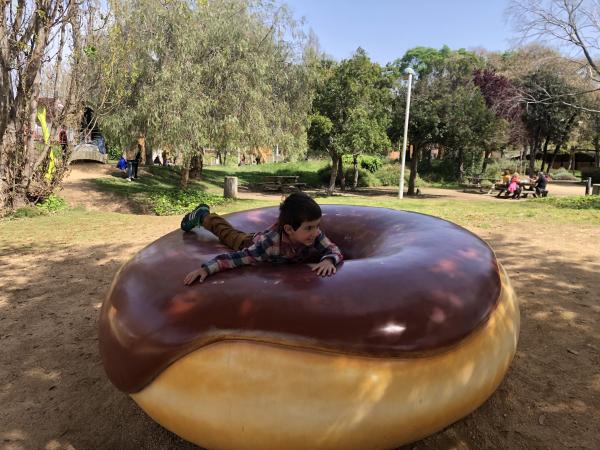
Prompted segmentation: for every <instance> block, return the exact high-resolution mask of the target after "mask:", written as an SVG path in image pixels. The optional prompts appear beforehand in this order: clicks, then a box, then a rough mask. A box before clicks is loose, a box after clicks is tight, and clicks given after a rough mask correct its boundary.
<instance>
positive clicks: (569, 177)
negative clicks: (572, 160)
mask: <svg viewBox="0 0 600 450" xmlns="http://www.w3.org/2000/svg"><path fill="white" fill-rule="evenodd" d="M550 176H551V177H552V179H553V180H566V181H579V178H577V177H576V176H574V175H573V174H571V172H569V171H568V170H567V169H565V168H564V167H561V168H560V169H558V170H557V171H556V172H552V173H551V174H550Z"/></svg>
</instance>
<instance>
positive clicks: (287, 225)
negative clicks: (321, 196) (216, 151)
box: [181, 192, 343, 285]
mask: <svg viewBox="0 0 600 450" xmlns="http://www.w3.org/2000/svg"><path fill="white" fill-rule="evenodd" d="M320 222H321V208H320V207H319V205H318V204H317V202H315V201H314V200H313V199H312V198H310V197H309V196H308V195H306V194H304V193H302V192H298V193H294V194H291V195H290V196H288V197H287V198H286V199H285V200H284V202H283V203H282V204H281V205H280V207H279V219H278V220H277V223H275V224H274V225H272V226H271V227H269V229H268V230H266V231H264V232H262V233H255V234H248V233H244V232H242V231H238V230H236V229H235V228H233V227H232V226H231V224H230V223H229V222H227V221H226V220H225V219H223V218H222V217H220V216H219V215H217V214H211V213H210V210H209V207H208V205H205V204H201V205H199V206H198V207H197V208H196V209H194V210H193V211H192V212H190V213H188V214H186V215H185V216H184V217H183V220H182V221H181V229H182V230H183V231H190V230H192V228H194V227H196V226H203V227H204V228H206V229H207V230H208V231H210V232H211V233H213V234H214V235H215V236H217V237H218V238H219V241H221V243H222V244H225V245H227V246H228V247H229V248H231V249H233V250H235V251H234V252H232V253H224V254H222V255H218V256H216V257H215V258H213V259H211V260H210V261H207V262H205V263H204V264H202V266H201V267H200V268H199V269H197V270H194V271H193V272H190V273H188V274H187V276H186V277H185V280H184V283H185V284H187V285H190V284H192V283H193V282H194V281H195V280H196V279H198V280H199V281H200V283H202V282H203V281H204V280H205V279H206V277H208V276H209V275H213V274H215V273H216V272H219V271H221V270H226V269H233V268H235V267H241V266H244V265H248V264H254V263H256V262H271V263H286V262H292V263H295V262H302V261H305V260H306V259H307V258H308V257H309V256H311V253H312V254H314V253H315V252H316V253H317V254H318V255H319V256H320V257H321V262H319V263H318V264H317V265H315V266H314V267H313V269H312V270H313V271H316V273H317V275H319V276H330V275H333V274H334V273H335V272H336V269H335V266H336V265H337V264H339V263H340V262H341V261H342V259H343V256H342V252H340V249H339V248H338V246H337V245H335V244H334V243H333V242H331V241H330V240H329V239H327V237H326V236H325V234H323V232H322V231H321V230H320V229H319V223H320Z"/></svg>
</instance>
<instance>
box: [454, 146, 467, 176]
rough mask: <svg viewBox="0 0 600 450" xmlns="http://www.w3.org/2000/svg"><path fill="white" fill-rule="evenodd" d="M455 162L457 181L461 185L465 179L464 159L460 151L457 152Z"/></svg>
mask: <svg viewBox="0 0 600 450" xmlns="http://www.w3.org/2000/svg"><path fill="white" fill-rule="evenodd" d="M456 162H457V163H458V181H459V182H461V183H462V182H463V181H464V179H465V158H464V154H463V151H462V149H460V150H459V151H458V158H457V161H456Z"/></svg>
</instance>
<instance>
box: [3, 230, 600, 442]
mask: <svg viewBox="0 0 600 450" xmlns="http://www.w3.org/2000/svg"><path fill="white" fill-rule="evenodd" d="M540 233H542V231H540ZM485 237H486V238H487V240H488V241H489V242H490V244H491V245H492V247H493V248H494V249H495V251H496V252H497V255H498V258H499V260H500V261H501V262H502V263H503V264H504V265H505V267H506V269H507V272H508V273H509V276H510V277H511V280H512V282H513V285H514V287H515V290H516V292H517V295H518V297H519V300H520V302H521V319H522V322H521V334H520V341H519V347H518V351H517V355H516V357H515V359H514V361H513V363H512V366H511V368H510V370H509V372H508V374H507V377H506V378H505V380H504V381H503V383H502V384H501V386H500V388H499V389H498V390H497V391H496V392H495V393H494V394H493V395H492V397H491V398H490V399H489V400H488V401H487V402H486V403H484V404H483V405H482V406H481V407H480V408H479V409H477V410H476V411H475V412H473V413H472V414H470V415H469V416H467V417H466V418H464V419H463V420H460V421H459V422H457V423H455V424H453V425H451V426H449V427H447V428H446V429H445V430H443V431H441V432H439V433H437V434H435V435H433V436H430V437H428V438H426V439H424V440H422V441H419V442H416V443H413V444H411V445H408V446H405V447H403V450H404V449H417V450H421V449H450V448H468V449H492V448H511V449H512V448H514V449H554V448H556V449H558V448H565V447H578V448H598V446H599V444H600V441H599V435H598V428H597V424H598V423H600V396H599V395H598V390H599V389H600V388H599V386H600V375H599V374H598V367H599V366H600V331H599V330H600V297H599V296H600V293H599V292H598V290H597V286H599V285H600V276H599V274H600V262H599V261H598V260H597V253H598V249H597V248H596V249H593V248H582V252H581V253H578V254H575V253H568V252H566V251H560V250H557V251H553V252H548V251H547V250H546V244H545V242H546V240H545V239H560V238H561V236H552V235H551V234H550V236H546V237H545V238H540V239H535V240H527V239H524V238H523V236H522V235H517V234H515V233H512V232H511V230H510V229H509V230H507V232H506V233H493V234H492V233H491V234H489V235H488V236H485ZM596 242H597V241H596ZM136 245H137V247H135V246H134V247H133V248H128V249H125V248H124V247H123V245H115V244H112V245H71V246H67V247H64V248H55V247H52V246H47V247H43V248H40V247H39V246H33V245H32V246H29V247H23V246H22V245H14V246H10V245H9V246H4V247H3V248H2V249H1V253H0V262H1V263H2V264H3V267H4V269H3V275H4V276H3V277H2V280H1V281H0V287H1V291H2V297H0V300H1V301H0V325H1V333H0V340H1V344H2V345H0V361H2V363H1V368H2V370H0V402H1V403H2V405H4V406H3V408H2V409H1V410H0V423H2V431H1V432H0V438H1V439H3V442H4V443H5V444H6V445H9V446H13V447H15V448H45V447H47V446H54V447H57V446H63V447H68V446H69V445H72V446H73V447H75V448H119V449H139V448H144V449H150V450H152V449H171V448H181V449H192V448H196V447H195V446H193V445H191V444H189V443H187V442H185V441H183V440H182V439H180V438H179V437H177V436H175V435H174V434H172V433H170V432H168V431H166V430H165V429H163V428H162V427H161V426H159V425H157V424H156V423H155V422H153V421H152V420H151V419H150V418H148V417H147V416H146V415H145V414H144V413H143V412H142V411H141V410H140V409H139V408H138V407H137V405H136V404H135V403H134V402H133V401H132V400H131V399H130V398H129V397H128V396H127V395H125V394H123V393H121V392H119V391H117V390H116V389H115V388H114V387H113V386H112V385H111V384H110V382H109V381H108V380H107V378H106V376H105V374H104V370H103V367H102V363H101V360H100V356H99V353H98V342H97V321H98V316H99V309H100V304H101V302H102V301H103V299H104V297H105V295H106V293H107V292H108V289H109V287H110V283H111V280H112V279H113V277H114V275H115V274H116V272H117V270H118V268H119V267H120V266H121V264H122V263H123V262H124V261H126V260H127V259H128V258H129V257H130V256H131V255H132V254H133V252H134V250H137V249H138V248H139V247H140V245H141V243H140V244H136ZM596 247H597V244H596ZM490 350H491V351H493V349H490ZM441 407H443V406H441ZM400 425H401V424H399V426H400Z"/></svg>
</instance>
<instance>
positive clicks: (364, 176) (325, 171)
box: [317, 166, 381, 187]
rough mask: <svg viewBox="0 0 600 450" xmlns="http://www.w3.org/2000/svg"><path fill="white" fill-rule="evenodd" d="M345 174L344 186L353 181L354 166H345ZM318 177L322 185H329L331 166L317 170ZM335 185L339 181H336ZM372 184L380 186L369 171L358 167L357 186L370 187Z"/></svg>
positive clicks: (348, 185)
mask: <svg viewBox="0 0 600 450" xmlns="http://www.w3.org/2000/svg"><path fill="white" fill-rule="evenodd" d="M344 173H345V175H346V187H351V186H352V184H353V182H354V168H353V167H347V168H345V172H344ZM317 174H318V176H319V179H320V180H321V182H322V183H323V184H324V185H329V178H330V177H331V166H326V167H323V168H322V169H320V170H319V171H318V172H317ZM336 185H339V183H337V182H336ZM372 186H381V182H380V181H379V179H378V178H377V176H375V175H374V174H372V173H371V172H369V171H368V170H365V169H361V168H359V169H358V185H357V187H372Z"/></svg>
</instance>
